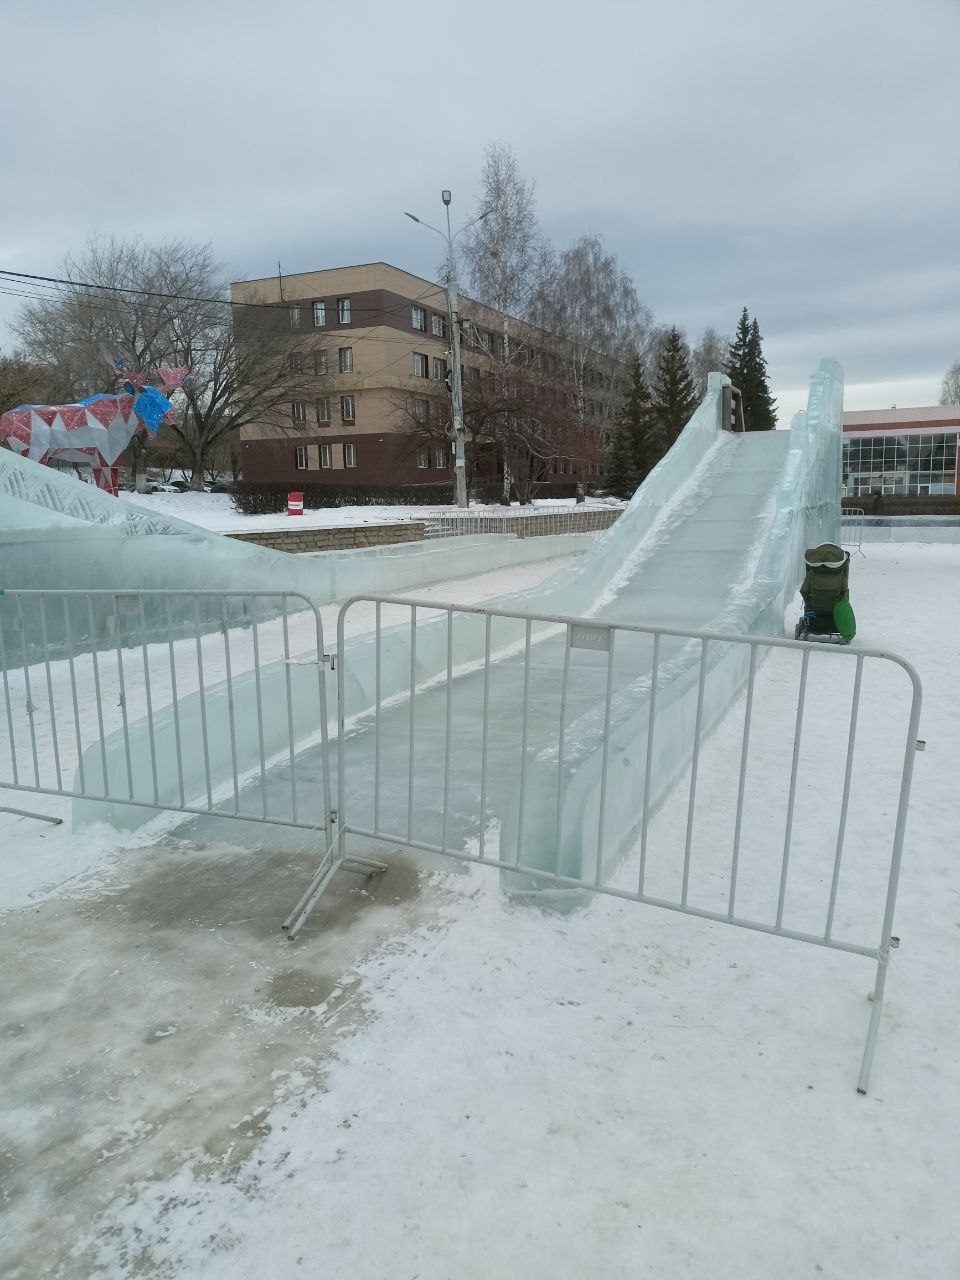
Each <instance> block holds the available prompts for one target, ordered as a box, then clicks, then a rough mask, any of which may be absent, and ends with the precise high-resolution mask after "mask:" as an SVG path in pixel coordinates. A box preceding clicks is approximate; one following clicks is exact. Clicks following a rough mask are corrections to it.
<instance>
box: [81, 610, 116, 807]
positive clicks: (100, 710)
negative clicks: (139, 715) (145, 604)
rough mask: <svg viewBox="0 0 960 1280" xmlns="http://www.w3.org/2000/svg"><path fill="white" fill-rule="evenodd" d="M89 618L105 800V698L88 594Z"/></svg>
mask: <svg viewBox="0 0 960 1280" xmlns="http://www.w3.org/2000/svg"><path fill="white" fill-rule="evenodd" d="M87 617H88V619H89V622H90V658H91V661H92V663H93V689H94V692H95V694H96V696H97V728H98V729H99V731H100V763H101V764H102V766H103V795H104V799H106V797H107V796H108V795H109V793H110V787H109V783H108V779H107V735H106V734H105V733H104V731H103V697H102V692H101V688H100V659H99V657H98V656H97V624H96V622H95V621H94V617H93V597H92V596H91V595H90V594H89V593H88V594H87Z"/></svg>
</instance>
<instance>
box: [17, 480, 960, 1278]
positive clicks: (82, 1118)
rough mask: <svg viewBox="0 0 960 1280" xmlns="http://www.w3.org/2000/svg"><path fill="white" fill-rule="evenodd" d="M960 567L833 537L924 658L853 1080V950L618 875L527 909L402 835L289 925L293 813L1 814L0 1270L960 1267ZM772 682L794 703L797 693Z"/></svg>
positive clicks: (666, 820)
mask: <svg viewBox="0 0 960 1280" xmlns="http://www.w3.org/2000/svg"><path fill="white" fill-rule="evenodd" d="M162 496H163V497H165V498H166V497H168V496H170V495H162ZM215 496H216V497H218V496H219V495H206V497H207V498H212V497H215ZM177 514H181V513H180V512H178V513H177ZM318 514H327V513H318ZM368 514H369V512H368ZM546 568H548V566H529V567H527V568H526V569H523V570H514V571H512V572H513V574H514V575H520V574H526V575H529V576H530V581H531V585H532V582H533V581H534V580H535V576H536V575H537V574H538V573H543V572H544V571H545V569H546ZM495 577H496V575H487V578H488V579H490V580H492V579H494V578H495ZM509 585H511V586H513V585H516V583H515V582H513V581H512V582H511V583H510V584H509ZM958 587H960V548H958V547H955V546H937V545H930V544H927V545H921V546H914V545H896V546H883V547H880V546H875V547H874V546H871V547H869V548H868V549H867V557H866V558H865V559H861V558H857V559H856V561H855V564H854V566H853V574H852V594H853V599H854V603H855V605H856V608H857V613H858V618H859V621H860V636H859V640H860V641H861V642H862V643H863V644H864V645H869V646H873V647H883V648H888V649H890V650H892V651H893V652H896V653H899V654H901V655H902V656H904V657H906V658H908V659H909V660H911V661H912V662H914V664H915V665H916V666H917V668H918V669H919V671H920V674H921V677H922V678H923V681H924V687H925V709H924V716H923V723H922V729H921V732H922V735H923V736H924V738H925V739H926V740H927V744H928V745H927V750H926V752H925V754H923V755H921V756H920V757H918V763H917V769H916V773H915V779H914V790H913V803H912V807H911V815H910V822H909V826H908V835H907V846H906V852H905V857H904V870H903V877H902V881H901V893H900V899H899V906H898V912H897V919H896V932H897V933H898V934H899V935H900V936H901V937H902V939H903V945H902V947H901V949H900V950H899V951H897V952H896V953H895V955H894V957H893V961H892V964H891V974H890V979H889V982H888V987H887V1001H886V1006H885V1012H884V1017H883V1024H882V1027H881V1032H880V1041H879V1046H878V1051H877V1060H876V1065H875V1069H874V1077H873V1083H872V1088H871V1093H870V1096H868V1097H867V1098H860V1097H858V1096H857V1094H856V1093H855V1091H854V1084H855V1077H856V1069H857V1066H858V1063H859V1056H860V1052H861V1049H862V1043H863V1038H864V1035H865V1032H866V1024H867V1018H868V1013H869V1005H868V1003H867V1001H866V999H865V993H866V991H867V990H868V988H869V987H870V985H872V980H873V966H872V965H871V964H870V963H869V962H868V961H866V960H861V959H859V958H856V957H851V956H848V955H842V954H837V953H830V952H825V951H823V952H821V951H819V950H813V949H811V948H807V947H803V946H800V945H797V944H793V943H789V942H785V941H782V940H779V939H774V938H769V937H765V936H762V935H756V934H749V933H745V932H743V931H740V930H733V929H729V928H724V927H723V926H720V925H714V924H709V923H706V922H701V921H697V920H693V919H690V918H684V917H678V916H676V915H672V914H667V913H663V912H658V911H655V910H652V909H649V908H645V907H640V906H637V905H635V904H632V903H621V902H617V901H615V900H612V899H599V898H598V899H596V900H595V901H593V902H592V903H591V904H590V905H589V907H587V908H586V909H581V910H579V911H577V912H575V913H573V914H571V915H567V916H559V915H554V914H550V913H547V912H542V911H540V910H537V909H534V908H530V907H524V906H519V905H516V904H511V903H509V902H507V901H506V900H504V899H503V898H502V896H501V894H500V889H499V884H498V878H497V877H496V875H495V874H494V873H493V872H491V871H489V870H487V869H485V868H470V869H467V870H463V871H460V870H458V869H456V868H451V867H449V866H443V867H441V866H439V865H438V864H437V863H436V861H433V860H429V859H426V858H424V859H420V858H417V857H414V856H413V855H399V856H397V857H395V858H391V869H390V871H389V873H388V874H387V875H386V876H385V877H383V878H382V879H381V880H379V881H371V882H368V883H367V884H363V883H361V882H359V881H356V880H352V879H351V878H350V877H349V876H345V875H342V874H341V876H340V877H338V880H337V881H335V882H334V886H332V888H331V890H330V891H328V895H327V896H326V897H325V898H324V899H323V900H322V902H321V905H320V907H319V908H318V909H317V911H316V912H315V914H314V916H313V917H312V918H311V921H310V924H309V926H308V928H307V930H306V931H305V932H304V934H303V935H302V941H301V942H298V943H297V944H295V945H294V946H291V945H290V944H288V943H286V942H284V941H283V940H282V939H280V938H279V937H278V936H277V934H276V932H275V920H276V919H277V918H279V917H281V916H282V915H283V914H285V911H286V909H287V908H288V906H289V905H290V901H291V898H292V897H293V896H295V894H296V892H297V890H298V887H299V884H300V883H301V882H302V880H303V879H304V877H305V875H306V874H308V871H309V868H310V866H311V865H312V861H313V856H314V855H313V854H312V852H311V851H310V850H309V849H307V848H304V847H303V846H304V842H303V833H294V834H292V835H291V836H290V837H287V836H286V834H285V833H283V832H271V833H268V836H267V837H264V836H263V833H262V831H261V832H259V833H257V839H258V840H259V841H260V844H256V845H255V844H251V843H249V838H248V837H245V836H241V835H238V834H236V828H231V827H230V825H229V823H228V822H227V821H226V820H222V821H220V822H217V821H216V820H211V819H203V820H199V821H197V822H193V823H191V824H190V825H189V828H188V829H186V830H183V831H181V830H174V829H171V828H172V825H173V824H172V823H170V822H168V821H167V820H164V823H161V824H154V825H153V827H152V828H150V829H143V830H142V831H141V832H139V833H138V835H137V838H136V840H134V841H131V840H130V839H129V838H126V839H123V838H122V837H119V836H117V835H115V834H111V833H109V832H108V831H106V830H105V829H100V830H99V831H95V832H91V833H84V834H83V835H82V836H81V837H80V838H79V839H78V838H76V837H73V836H72V835H71V833H69V832H67V831H65V830H63V829H62V828H60V829H50V828H40V827H37V826H35V825H33V824H30V823H27V822H25V821H22V820H16V819H12V818H9V817H5V816H4V815H0V841H2V846H3V848H4V850H5V861H7V862H8V863H13V864H14V866H15V867H16V869H17V871H16V879H17V887H18V892H19V899H18V900H19V901H20V902H21V903H23V904H24V905H22V906H21V907H20V909H19V910H16V911H10V912H8V914H7V915H6V916H5V917H4V924H5V928H4V930H3V935H2V939H0V954H2V955H3V958H4V964H3V965H2V966H0V986H2V1001H3V1006H2V1007H3V1009H4V1011H5V1012H4V1032H5V1035H4V1036H3V1037H2V1040H0V1044H2V1048H0V1073H2V1078H3V1079H4V1081H5V1092H4V1097H5V1104H4V1111H5V1115H4V1117H3V1138H2V1140H0V1178H2V1183H3V1191H2V1198H0V1204H2V1205H3V1210H4V1214H5V1216H6V1227H5V1229H4V1230H5V1236H6V1242H5V1243H4V1244H0V1257H2V1256H3V1251H5V1252H6V1266H5V1269H4V1274H5V1275H6V1276H9V1277H11V1278H12V1280H13V1278H15V1280H20V1277H23V1278H24V1280H25V1278H26V1277H28V1276H29V1277H31V1280H32V1278H33V1277H35V1276H37V1275H50V1276H64V1277H74V1276H75V1277H89V1276H102V1277H109V1278H111V1280H112V1278H114V1277H118V1278H119V1277H124V1278H125V1277H128V1276H129V1277H132V1276H149V1277H176V1278H177V1280H180V1278H181V1277H184V1278H185V1277H197V1278H199V1277H203V1278H204V1280H207V1278H208V1277H209V1278H212V1280H247V1278H248V1277H249V1278H250V1280H252V1278H253V1277H257V1278H258V1280H259V1278H260V1277H263V1276H273V1275H280V1274H283V1273H288V1272H289V1273H292V1274H301V1275H305V1276H317V1277H320V1276H338V1277H339V1276H343V1277H350V1278H351V1280H355V1278H358V1280H366V1278H367V1277H369V1278H370V1280H373V1278H375V1277H377V1278H378V1277H410V1278H411V1280H413V1277H418V1278H419V1280H440V1278H441V1277H457V1278H460V1277H469V1278H473V1277H477V1278H478V1280H479V1278H480V1277H484V1278H486V1277H500V1276H523V1277H531V1278H533V1280H540V1278H541V1277H543V1278H544V1280H546V1277H550V1278H551V1280H553V1278H555V1277H561V1278H563V1280H566V1278H567V1277H569V1278H570V1280H573V1278H575V1277H576V1278H579V1277H581V1276H585V1275H598V1276H603V1277H608V1276H609V1277H620V1276H644V1275H649V1276H656V1277H672V1276H679V1275H697V1276H703V1277H710V1278H711V1280H713V1278H725V1277H730V1278H731V1280H733V1278H734V1277H736V1278H737V1280H761V1277H762V1278H763V1280H767V1278H768V1277H771V1276H777V1277H791V1278H792V1277H795V1276H796V1277H800V1276H803V1277H806V1276H817V1275H821V1274H822V1275H824V1276H833V1277H836V1278H838V1280H841V1278H842V1280H847V1278H849V1277H868V1276H869V1277H871V1280H877V1278H880V1280H885V1278H886V1277H891V1278H892V1277H893V1276H897V1277H901V1276H905V1277H913V1276H917V1277H922V1278H923V1280H939V1278H940V1277H943V1278H944V1280H946V1278H947V1277H955V1276H956V1275H957V1274H960V1249H958V1245H957V1240H956V1233H955V1230H954V1226H953V1218H954V1217H955V1206H956V1203H957V1202H958V1197H960V1178H958V1153H960V1131H958V1129H960V1126H958V1123H957V1121H958V1111H960V1108H958V1098H960V1065H958V1049H960V1037H958V1032H957V1029H956V1009H957V1008H958V1007H960V1002H958V1001H960V978H958V975H960V966H958V964H957V960H958V952H960V938H958V924H960V888H958V872H957V867H956V857H955V849H956V845H957V840H956V809H955V801H954V792H955V770H956V761H957V759H958V758H960V717H958V705H957V691H956V671H957V664H958V658H960V640H958V636H960V603H958V601H960V592H958ZM501 589H503V586H502V583H499V584H497V585H496V586H495V585H494V584H493V582H492V581H487V582H483V581H482V580H474V581H473V583H461V584H445V586H443V587H438V588H435V589H434V590H435V594H436V595H437V598H444V597H448V598H452V599H457V600H467V599H480V598H482V597H483V595H484V594H493V593H494V592H496V591H498V590H501ZM418 594H422V592H418ZM764 688H765V693H766V696H767V698H768V699H769V700H771V702H772V704H773V708H774V710H776V708H777V706H778V705H779V704H778V703H777V701H776V700H777V699H781V700H782V707H780V711H781V714H780V715H779V717H778V716H777V715H776V714H775V715H774V716H773V717H772V718H771V717H766V718H765V720H764V723H765V724H769V723H771V722H772V723H777V721H778V720H779V723H780V724H781V725H787V726H789V725H791V724H792V715H793V712H794V710H795V702H794V701H793V699H794V697H795V689H793V688H790V687H788V686H786V685H784V686H783V687H782V688H778V687H777V685H776V682H774V681H768V682H767V684H766V685H765V686H764ZM729 720H730V723H729V724H728V725H724V726H721V728H720V729H719V730H718V731H717V733H716V734H715V735H714V736H713V738H712V739H711V742H710V749H709V750H708V751H706V752H705V755H704V760H703V768H704V770H705V772H704V773H703V774H702V775H701V776H702V783H701V786H702V790H703V792H704V794H706V795H707V796H710V795H711V794H713V789H712V782H711V769H713V768H714V765H713V763H712V762H714V761H719V760H721V759H723V758H724V757H725V756H726V757H728V756H729V750H730V747H731V744H732V743H734V744H735V742H736V739H737V730H738V728H739V725H738V724H737V722H736V716H735V715H731V717H729ZM819 730H820V732H821V733H822V734H824V735H825V736H828V735H829V734H830V732H831V727H830V726H829V725H820V726H819ZM781 736H789V729H785V730H783V733H782V735H781ZM780 745H781V744H780V743H779V742H776V743H775V742H773V741H772V740H770V739H766V740H765V739H764V737H763V736H762V734H759V735H758V736H757V737H756V738H755V739H754V740H753V743H752V746H753V753H754V756H755V757H756V758H757V759H758V760H762V759H763V758H764V755H765V753H767V752H769V751H772V750H773V749H774V747H775V746H776V747H779V746H780ZM897 748H898V744H894V743H892V744H891V748H890V749H891V752H896V750H897ZM714 776H715V777H716V778H719V777H720V776H721V773H720V769H719V765H717V766H716V768H715V773H714ZM2 797H3V802H4V803H9V804H19V805H21V806H24V807H38V808H40V807H42V808H44V809H47V810H49V809H50V805H49V803H48V802H47V800H46V798H42V804H33V802H34V801H35V800H36V799H37V798H36V797H28V796H23V795H20V794H18V793H14V792H5V793H2ZM728 799H729V797H727V800H728ZM716 803H717V806H718V811H719V809H720V808H721V807H722V806H723V804H724V803H726V801H725V800H724V798H723V797H722V796H718V797H717V801H716ZM894 807H895V805H894V804H893V803H891V805H890V806H889V809H888V811H887V812H882V811H881V809H878V812H877V814H876V822H875V824H871V823H869V822H868V823H866V824H865V825H863V826H862V827H860V828H858V829H857V830H856V832H853V833H851V836H852V838H853V839H854V841H855V843H856V844H857V846H858V849H859V850H861V851H869V850H870V849H871V847H872V846H873V845H874V843H875V842H878V841H879V839H880V837H881V835H882V834H884V835H885V833H888V832H889V826H890V822H891V813H892V810H893V808H894ZM881 808H882V806H881ZM685 810H686V796H685V795H683V794H677V795H676V796H674V797H673V798H672V799H671V801H670V802H668V804H667V805H666V806H665V807H664V808H663V809H662V810H661V812H660V813H659V814H658V815H657V817H656V819H655V822H654V824H653V826H652V828H651V836H652V840H653V841H654V843H655V842H656V840H657V839H668V838H670V836H671V835H672V834H673V833H674V832H675V831H676V829H677V827H678V826H682V824H683V822H684V821H685ZM718 819H719V812H718ZM164 824H165V825H164ZM264 839H266V840H268V841H269V847H268V848H267V849H264V848H263V847H262V842H263V840H264ZM267 855H269V856H267ZM58 884H59V886H60V887H57V886H58Z"/></svg>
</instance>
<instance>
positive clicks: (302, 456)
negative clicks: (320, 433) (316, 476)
mask: <svg viewBox="0 0 960 1280" xmlns="http://www.w3.org/2000/svg"><path fill="white" fill-rule="evenodd" d="M293 465H294V467H296V469H297V470H298V471H306V469H307V446H306V445H305V444H298V445H297V447H296V449H294V451H293Z"/></svg>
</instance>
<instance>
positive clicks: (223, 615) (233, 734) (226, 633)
mask: <svg viewBox="0 0 960 1280" xmlns="http://www.w3.org/2000/svg"><path fill="white" fill-rule="evenodd" d="M220 628H221V630H222V632H223V661H224V672H225V674H226V678H227V719H228V721H229V723H230V763H231V765H232V767H233V812H234V813H235V814H239V813H240V773H239V768H238V766H237V723H236V710H235V708H234V705H233V667H232V664H231V662H230V627H229V624H228V622H227V598H226V596H221V597H220ZM287 669H288V670H289V668H287Z"/></svg>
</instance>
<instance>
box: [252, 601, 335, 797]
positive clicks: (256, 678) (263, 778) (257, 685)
mask: <svg viewBox="0 0 960 1280" xmlns="http://www.w3.org/2000/svg"><path fill="white" fill-rule="evenodd" d="M258 605H259V600H258V599H257V598H256V597H254V600H253V611H252V621H251V623H250V638H251V640H252V642H253V687H254V690H255V692H256V699H257V748H258V750H259V753H260V813H261V815H262V816H263V817H264V818H266V816H267V752H266V747H265V746H264V741H263V682H262V680H261V677H260V634H259V627H258V626H257V607H258ZM321 674H322V673H321Z"/></svg>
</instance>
